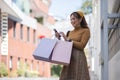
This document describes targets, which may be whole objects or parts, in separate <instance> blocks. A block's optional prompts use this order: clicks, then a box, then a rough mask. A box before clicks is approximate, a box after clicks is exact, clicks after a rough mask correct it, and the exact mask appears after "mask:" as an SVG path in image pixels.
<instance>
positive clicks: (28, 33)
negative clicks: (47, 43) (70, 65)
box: [27, 27, 30, 41]
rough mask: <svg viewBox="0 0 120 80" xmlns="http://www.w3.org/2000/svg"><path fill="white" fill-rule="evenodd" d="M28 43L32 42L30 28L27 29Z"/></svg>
mask: <svg viewBox="0 0 120 80" xmlns="http://www.w3.org/2000/svg"><path fill="white" fill-rule="evenodd" d="M27 41H30V28H29V27H27Z"/></svg>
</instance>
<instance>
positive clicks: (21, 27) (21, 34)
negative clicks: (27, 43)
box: [20, 24, 23, 40]
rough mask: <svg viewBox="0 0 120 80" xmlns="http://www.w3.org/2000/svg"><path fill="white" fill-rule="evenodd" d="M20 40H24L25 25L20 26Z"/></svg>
mask: <svg viewBox="0 0 120 80" xmlns="http://www.w3.org/2000/svg"><path fill="white" fill-rule="evenodd" d="M20 39H21V40H22V39H23V25H22V24H21V26H20Z"/></svg>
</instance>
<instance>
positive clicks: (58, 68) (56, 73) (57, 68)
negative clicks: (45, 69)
mask: <svg viewBox="0 0 120 80" xmlns="http://www.w3.org/2000/svg"><path fill="white" fill-rule="evenodd" d="M61 68H62V66H61V65H52V67H51V75H52V76H56V77H59V76H60V71H61Z"/></svg>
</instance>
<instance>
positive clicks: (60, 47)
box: [33, 38, 73, 65]
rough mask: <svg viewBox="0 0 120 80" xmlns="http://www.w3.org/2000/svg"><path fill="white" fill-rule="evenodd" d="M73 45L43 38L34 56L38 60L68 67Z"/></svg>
mask: <svg viewBox="0 0 120 80" xmlns="http://www.w3.org/2000/svg"><path fill="white" fill-rule="evenodd" d="M72 44H73V43H72V42H67V41H61V40H54V39H47V38H43V39H41V41H40V43H39V44H38V46H37V48H36V49H35V51H34V53H33V56H34V58H35V59H37V60H43V61H47V62H51V63H55V64H62V65H68V64H69V63H70V58H71V52H72Z"/></svg>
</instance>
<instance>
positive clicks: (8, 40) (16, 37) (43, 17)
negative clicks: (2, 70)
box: [0, 0, 54, 77]
mask: <svg viewBox="0 0 120 80" xmlns="http://www.w3.org/2000/svg"><path fill="white" fill-rule="evenodd" d="M31 2H33V4H32V3H31ZM48 3H50V0H48V2H45V1H44V0H43V1H42V0H41V1H40V0H36V1H34V0H30V1H29V0H1V1H0V43H1V44H0V45H1V49H0V62H4V63H5V64H6V66H7V68H8V75H9V76H16V75H11V74H12V73H13V72H16V71H17V70H18V69H19V68H20V64H21V62H22V63H23V64H25V65H27V66H28V68H27V69H28V70H27V71H31V72H36V73H37V74H38V75H39V76H43V77H50V76H51V74H50V73H51V72H50V63H48V62H44V61H38V60H35V59H34V58H33V56H32V54H33V52H34V50H35V48H36V47H37V45H38V43H39V41H40V38H39V37H40V36H43V35H44V36H45V37H47V38H50V37H51V30H50V29H49V28H47V27H46V24H49V26H51V25H53V24H54V19H53V18H52V17H51V16H49V15H48V8H49V5H48ZM16 5H17V6H16ZM39 5H40V6H39ZM33 6H34V8H33ZM36 6H37V7H36ZM35 13H37V14H38V15H37V16H36V14H35Z"/></svg>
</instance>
